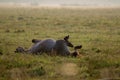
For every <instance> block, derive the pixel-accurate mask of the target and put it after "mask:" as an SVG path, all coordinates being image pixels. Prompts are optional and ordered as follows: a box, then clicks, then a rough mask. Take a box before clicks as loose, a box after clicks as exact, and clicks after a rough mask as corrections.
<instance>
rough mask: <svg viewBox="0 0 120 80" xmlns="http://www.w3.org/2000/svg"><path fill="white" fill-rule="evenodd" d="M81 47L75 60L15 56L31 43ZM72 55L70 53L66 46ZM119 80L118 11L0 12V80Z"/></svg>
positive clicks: (43, 9) (119, 23) (56, 57)
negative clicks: (64, 43) (48, 40)
mask: <svg viewBox="0 0 120 80" xmlns="http://www.w3.org/2000/svg"><path fill="white" fill-rule="evenodd" d="M66 35H70V42H71V43H73V44H74V45H82V46H83V47H82V49H81V50H79V52H80V55H81V56H79V57H77V58H74V57H70V56H68V57H62V56H48V55H46V54H43V55H32V54H21V53H15V52H14V51H15V49H16V48H17V47H18V46H22V47H24V48H25V49H29V48H30V46H32V45H33V44H32V42H31V40H32V39H42V40H43V39H46V38H53V39H56V40H57V39H63V37H64V36H66ZM70 51H71V52H72V51H74V50H73V49H72V48H70ZM100 79H101V80H102V79H112V80H114V79H120V9H119V8H116V9H115V8H114V9H113V8H111V9H67V8H61V9H57V8H53V9H51V8H0V80H100Z"/></svg>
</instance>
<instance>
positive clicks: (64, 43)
mask: <svg viewBox="0 0 120 80" xmlns="http://www.w3.org/2000/svg"><path fill="white" fill-rule="evenodd" d="M32 43H34V45H33V46H32V47H31V48H30V49H29V50H24V49H23V48H22V47H18V48H17V49H16V51H15V52H26V53H32V54H42V53H48V54H49V55H54V54H56V55H61V56H67V55H70V54H71V53H70V50H69V48H68V46H69V47H73V44H72V43H71V42H69V35H68V36H65V37H64V39H61V40H54V39H45V40H37V39H33V40H32ZM75 52H76V51H75Z"/></svg>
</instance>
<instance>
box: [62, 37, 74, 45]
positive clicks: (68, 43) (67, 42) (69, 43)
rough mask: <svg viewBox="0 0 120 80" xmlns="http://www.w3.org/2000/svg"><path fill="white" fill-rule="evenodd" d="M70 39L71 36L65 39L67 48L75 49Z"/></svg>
mask: <svg viewBox="0 0 120 80" xmlns="http://www.w3.org/2000/svg"><path fill="white" fill-rule="evenodd" d="M68 39H69V35H68V36H65V37H64V40H65V43H66V44H67V46H69V47H73V44H72V43H71V42H69V40H68Z"/></svg>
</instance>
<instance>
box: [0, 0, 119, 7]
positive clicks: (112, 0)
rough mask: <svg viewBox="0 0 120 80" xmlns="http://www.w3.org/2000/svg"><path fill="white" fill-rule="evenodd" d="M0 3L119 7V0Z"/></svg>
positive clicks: (9, 1)
mask: <svg viewBox="0 0 120 80" xmlns="http://www.w3.org/2000/svg"><path fill="white" fill-rule="evenodd" d="M0 3H1V4H2V3H4V4H14V5H21V4H22V5H32V6H33V5H34V6H39V5H51V6H54V5H57V6H107V7H111V6H120V0H69V1H68V0H0Z"/></svg>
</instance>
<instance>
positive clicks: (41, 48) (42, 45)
mask: <svg viewBox="0 0 120 80" xmlns="http://www.w3.org/2000/svg"><path fill="white" fill-rule="evenodd" d="M55 43H56V41H55V40H54V39H45V40H41V41H40V42H37V43H35V44H34V45H33V46H32V47H31V48H30V49H29V52H30V53H43V52H45V53H48V52H51V51H52V48H53V47H54V45H55Z"/></svg>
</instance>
